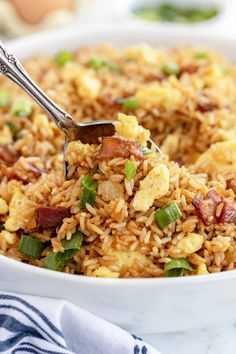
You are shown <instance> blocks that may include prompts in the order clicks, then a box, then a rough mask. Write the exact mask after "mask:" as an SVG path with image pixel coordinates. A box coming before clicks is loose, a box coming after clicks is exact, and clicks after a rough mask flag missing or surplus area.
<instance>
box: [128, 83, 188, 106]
mask: <svg viewBox="0 0 236 354" xmlns="http://www.w3.org/2000/svg"><path fill="white" fill-rule="evenodd" d="M135 97H137V99H138V101H139V102H140V104H141V106H143V107H145V106H146V105H151V106H156V107H157V108H159V109H160V108H162V109H165V110H172V111H174V110H176V109H178V108H179V107H180V106H181V105H182V95H181V93H180V91H178V90H177V89H175V88H172V87H165V86H162V85H161V84H151V85H148V86H142V87H139V88H138V89H137V92H136V95H135Z"/></svg>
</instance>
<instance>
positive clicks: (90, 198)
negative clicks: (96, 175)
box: [79, 175, 98, 209]
mask: <svg viewBox="0 0 236 354" xmlns="http://www.w3.org/2000/svg"><path fill="white" fill-rule="evenodd" d="M81 184H82V185H83V187H84V188H83V191H82V195H81V198H80V204H79V206H80V208H82V209H83V208H85V205H86V203H88V204H90V205H91V206H93V205H94V203H95V199H96V189H97V186H98V183H97V182H96V181H93V180H92V179H91V177H90V176H89V175H87V176H85V177H84V178H83V179H82V181H81Z"/></svg>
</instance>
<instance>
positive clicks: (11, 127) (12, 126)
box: [5, 120, 17, 133]
mask: <svg viewBox="0 0 236 354" xmlns="http://www.w3.org/2000/svg"><path fill="white" fill-rule="evenodd" d="M5 124H6V125H7V126H8V128H9V129H10V131H11V132H12V133H15V132H16V131H17V128H16V126H15V124H13V123H12V122H11V121H10V120H7V121H6V122H5Z"/></svg>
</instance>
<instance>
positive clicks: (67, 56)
mask: <svg viewBox="0 0 236 354" xmlns="http://www.w3.org/2000/svg"><path fill="white" fill-rule="evenodd" d="M73 59H74V56H73V54H72V53H71V52H68V51H66V50H63V51H61V52H59V53H57V55H56V56H55V63H56V64H57V65H58V66H64V65H65V64H66V63H68V62H70V61H73Z"/></svg>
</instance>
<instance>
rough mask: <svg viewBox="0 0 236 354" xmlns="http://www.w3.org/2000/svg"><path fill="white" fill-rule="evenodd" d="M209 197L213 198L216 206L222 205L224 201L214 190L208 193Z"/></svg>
mask: <svg viewBox="0 0 236 354" xmlns="http://www.w3.org/2000/svg"><path fill="white" fill-rule="evenodd" d="M207 196H208V197H209V198H211V199H212V200H213V201H214V202H215V203H216V204H220V203H221V201H222V199H221V198H220V197H219V195H218V194H217V192H216V191H215V190H214V189H211V190H210V191H209V192H208V193H207Z"/></svg>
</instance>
